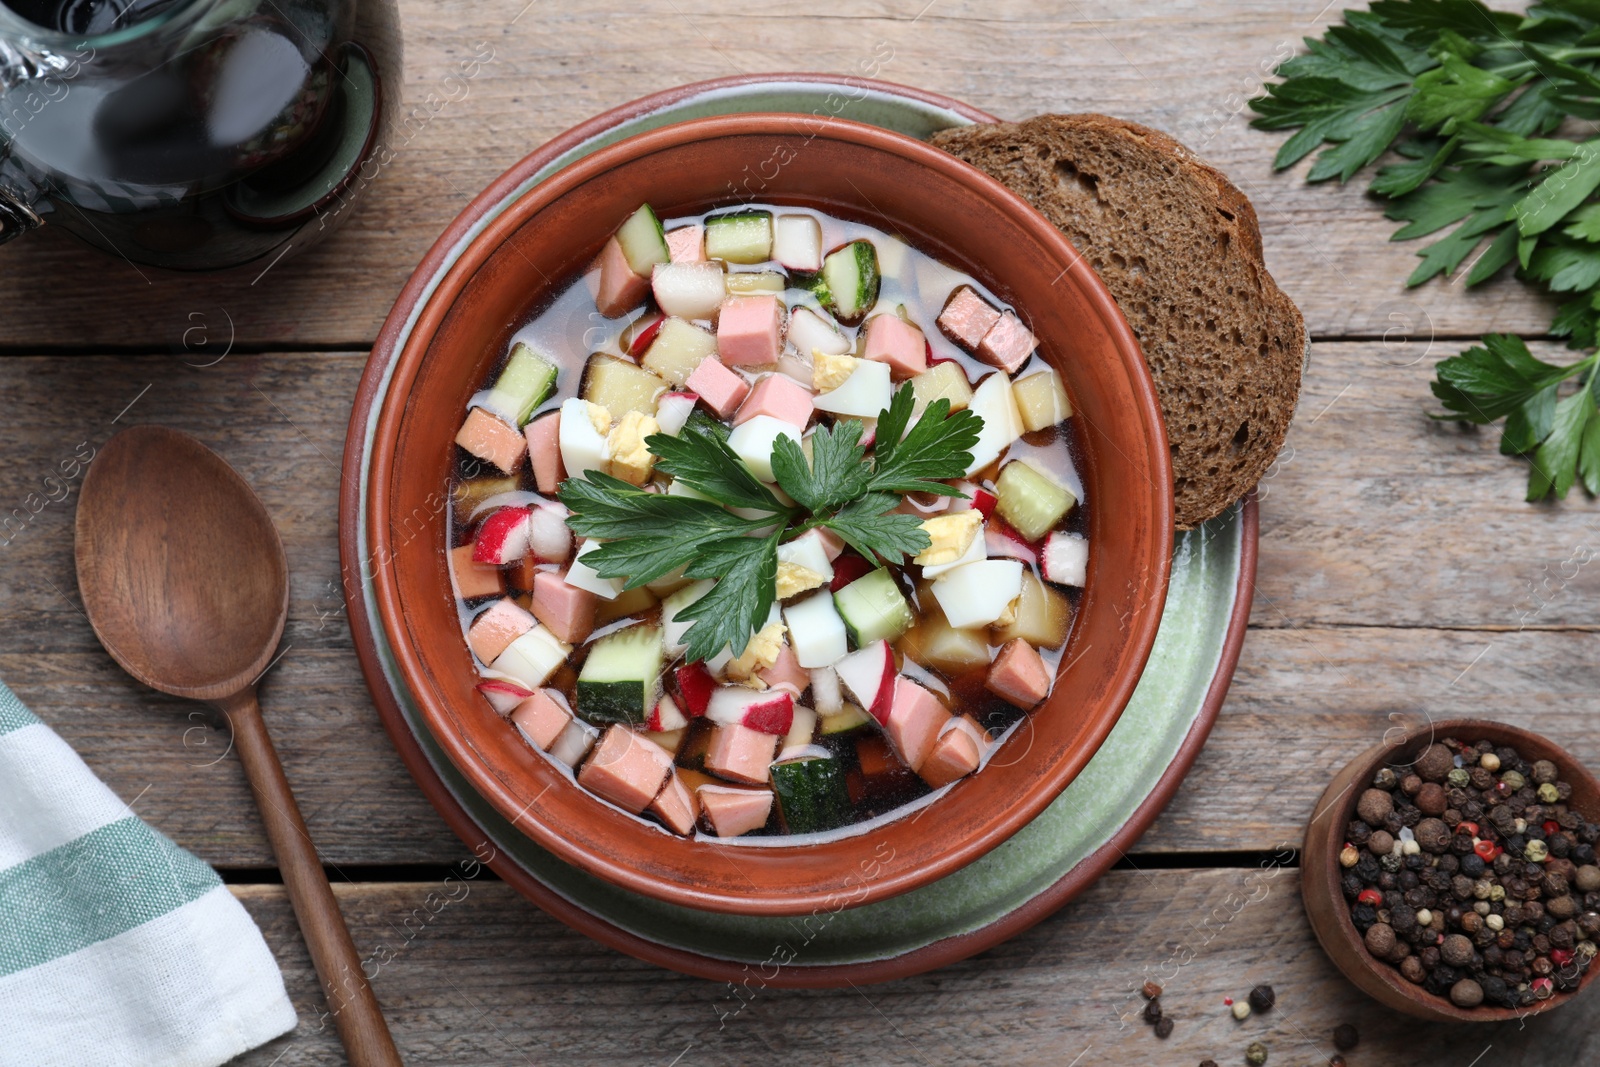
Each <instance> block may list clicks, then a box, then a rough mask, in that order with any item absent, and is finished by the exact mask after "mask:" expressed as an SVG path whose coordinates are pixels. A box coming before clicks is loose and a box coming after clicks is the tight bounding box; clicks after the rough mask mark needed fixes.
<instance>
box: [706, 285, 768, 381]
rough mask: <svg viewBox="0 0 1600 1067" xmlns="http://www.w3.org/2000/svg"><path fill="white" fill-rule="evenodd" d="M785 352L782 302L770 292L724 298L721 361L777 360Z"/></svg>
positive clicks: (737, 364) (756, 362) (758, 362)
mask: <svg viewBox="0 0 1600 1067" xmlns="http://www.w3.org/2000/svg"><path fill="white" fill-rule="evenodd" d="M782 351H783V303H782V301H780V300H779V299H778V298H777V297H776V296H773V295H771V294H770V293H769V294H765V295H762V296H733V297H729V298H728V299H727V300H725V301H723V303H722V310H721V312H719V313H718V315H717V355H718V356H719V357H721V359H722V362H724V363H726V364H727V365H728V366H730V367H751V366H759V365H762V364H767V363H776V362H778V355H779V354H780V353H781V352H782ZM690 388H691V389H692V388H694V386H693V384H692V383H691V384H690Z"/></svg>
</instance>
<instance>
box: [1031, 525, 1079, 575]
mask: <svg viewBox="0 0 1600 1067" xmlns="http://www.w3.org/2000/svg"><path fill="white" fill-rule="evenodd" d="M1042 563H1043V566H1042V567H1041V569H1042V570H1043V571H1044V577H1045V581H1047V582H1055V583H1057V584H1058V585H1076V586H1081V585H1083V582H1084V579H1085V578H1086V577H1087V576H1088V571H1089V542H1088V541H1087V540H1086V539H1085V538H1084V536H1083V535H1082V534H1071V533H1062V532H1061V531H1060V530H1057V531H1056V532H1055V533H1052V534H1051V535H1050V539H1049V540H1048V541H1046V542H1045V543H1044V558H1043V560H1042Z"/></svg>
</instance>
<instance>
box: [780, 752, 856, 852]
mask: <svg viewBox="0 0 1600 1067" xmlns="http://www.w3.org/2000/svg"><path fill="white" fill-rule="evenodd" d="M768 773H769V774H770V775H771V777H772V791H773V793H775V794H776V795H777V800H778V814H779V815H780V816H781V817H782V819H783V825H784V828H785V829H787V830H788V831H789V833H791V834H814V833H819V832H821V831H823V830H832V829H834V828H835V827H838V826H842V825H844V823H845V821H846V820H847V819H849V817H850V795H849V793H848V792H847V791H846V789H845V784H844V766H843V764H842V763H840V761H839V760H837V759H835V758H833V757H832V756H800V757H798V758H795V759H788V760H781V761H779V762H778V763H774V764H773V765H772V768H771V770H770V771H769V772H768Z"/></svg>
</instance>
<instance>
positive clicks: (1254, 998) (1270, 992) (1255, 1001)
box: [1250, 983, 1278, 1011]
mask: <svg viewBox="0 0 1600 1067" xmlns="http://www.w3.org/2000/svg"><path fill="white" fill-rule="evenodd" d="M1276 1003H1278V994H1277V992H1276V991H1275V990H1274V989H1273V988H1272V987H1271V986H1270V985H1267V984H1265V983H1262V984H1261V985H1258V986H1256V987H1255V988H1254V989H1252V990H1250V1006H1251V1007H1252V1008H1254V1009H1255V1010H1256V1011H1271V1010H1272V1006H1273V1005H1274V1004H1276Z"/></svg>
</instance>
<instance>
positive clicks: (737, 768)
mask: <svg viewBox="0 0 1600 1067" xmlns="http://www.w3.org/2000/svg"><path fill="white" fill-rule="evenodd" d="M780 740H781V738H778V737H775V736H774V735H772V734H764V733H762V732H761V731H760V730H752V729H751V728H750V727H748V726H739V725H737V724H735V725H732V726H718V727H717V728H716V729H715V730H713V731H712V733H711V746H710V747H709V748H708V749H706V770H708V771H710V772H711V773H712V774H715V775H716V776H717V777H719V778H727V779H729V780H730V781H734V782H749V783H750V784H751V785H759V784H761V783H762V782H765V781H766V780H767V768H769V767H771V766H772V757H773V755H774V754H776V752H777V750H778V742H779V741H780Z"/></svg>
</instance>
